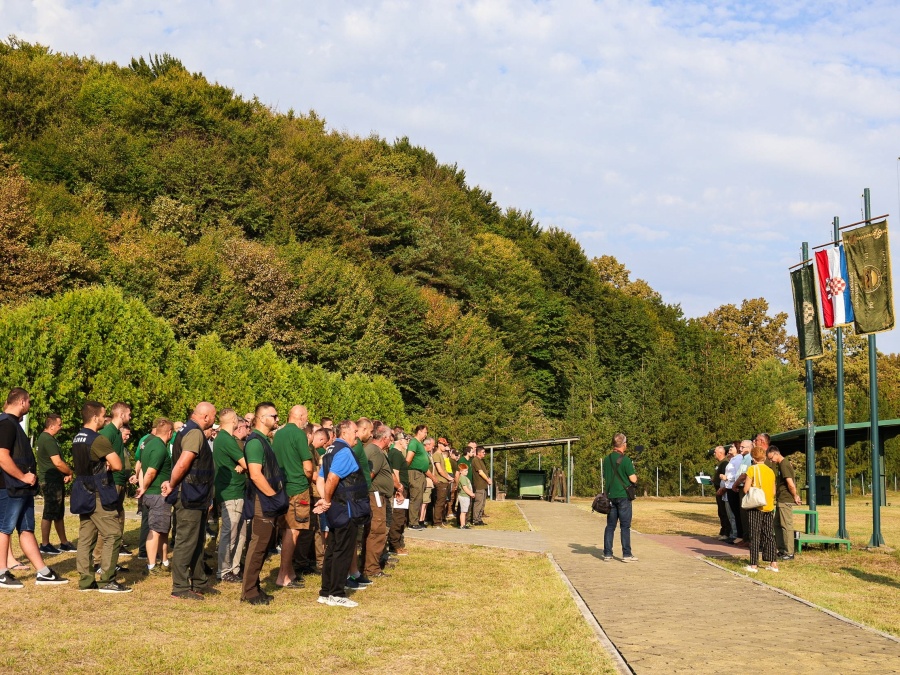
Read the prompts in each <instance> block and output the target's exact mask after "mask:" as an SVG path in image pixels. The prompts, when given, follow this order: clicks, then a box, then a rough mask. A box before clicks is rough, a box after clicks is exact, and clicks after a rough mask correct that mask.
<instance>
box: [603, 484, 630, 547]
mask: <svg viewBox="0 0 900 675" xmlns="http://www.w3.org/2000/svg"><path fill="white" fill-rule="evenodd" d="M609 502H610V509H609V513H608V514H606V530H605V531H604V533H603V555H612V552H613V535H614V534H615V533H616V523H619V524H621V526H622V557H624V558H627V557H629V556H630V555H631V502H630V501H628V497H615V498H612V499H610V500H609Z"/></svg>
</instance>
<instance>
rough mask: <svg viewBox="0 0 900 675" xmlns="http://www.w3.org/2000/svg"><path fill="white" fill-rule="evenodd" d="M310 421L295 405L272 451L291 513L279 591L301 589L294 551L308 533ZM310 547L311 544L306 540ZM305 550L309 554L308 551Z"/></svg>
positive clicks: (286, 518) (277, 581) (283, 545)
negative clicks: (298, 542) (276, 460)
mask: <svg viewBox="0 0 900 675" xmlns="http://www.w3.org/2000/svg"><path fill="white" fill-rule="evenodd" d="M308 419H309V413H308V412H307V410H306V407H305V406H302V405H295V406H294V407H292V408H291V409H290V410H289V411H288V422H287V424H285V425H284V426H283V427H282V428H281V429H279V430H278V431H277V432H276V434H275V438H273V439H272V451H273V452H274V453H275V457H276V458H277V459H278V466H280V467H281V470H282V471H283V472H284V478H285V492H286V493H287V497H288V510H287V513H286V514H284V524H285V529H284V534H283V535H282V538H281V567H280V568H279V570H278V577H277V578H276V579H275V585H276V586H278V587H279V588H301V587H302V586H303V584H302V583H301V582H299V581H298V580H297V573H296V572H295V571H294V550H295V549H296V548H297V541H298V540H299V538H300V533H301V532H304V533H308V532H309V531H310V529H309V516H310V494H309V481H310V479H311V478H312V472H313V459H312V455H311V454H310V452H309V441H308V439H307V437H306V431H305V430H304V427H305V426H306V422H307V420H308ZM303 545H304V546H305V547H308V545H309V541H308V539H307V538H306V537H304V539H303ZM303 550H306V549H305V548H304V549H303Z"/></svg>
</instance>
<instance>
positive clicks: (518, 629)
mask: <svg viewBox="0 0 900 675" xmlns="http://www.w3.org/2000/svg"><path fill="white" fill-rule="evenodd" d="M488 512H489V513H490V514H491V518H490V521H491V524H490V526H489V527H490V528H492V529H500V527H501V525H503V523H504V522H509V523H510V524H511V526H512V527H516V528H518V527H520V523H519V522H518V521H521V524H524V520H522V518H521V515H518V509H516V508H515V504H513V503H511V502H509V503H502V502H497V503H491V504H488ZM137 526H138V522H137V521H135V520H128V521H127V523H126V530H127V531H126V542H127V543H128V544H129V545H131V546H132V547H134V548H136V542H137ZM67 527H68V532H69V535H70V538H71V539H73V540H74V539H75V535H76V534H77V521H75V519H72V518H69V519H68V523H67ZM524 527H525V529H527V525H524ZM55 540H56V538H55V535H54V537H53V541H55ZM409 550H410V555H409V556H406V557H404V558H402V559H401V560H400V563H399V564H398V565H397V567H396V568H395V569H394V570H393V571H392V572H391V574H392V576H391V578H389V579H382V580H380V581H378V582H377V583H376V584H375V585H374V586H373V587H371V588H369V589H367V590H365V591H361V592H358V593H356V594H355V595H354V599H355V600H357V601H359V603H360V606H359V607H357V608H355V609H352V610H347V609H342V608H337V607H333V608H332V607H326V606H324V605H319V604H317V603H316V601H315V598H316V596H317V594H318V578H317V577H309V578H308V580H307V587H306V588H305V589H302V590H294V591H283V590H278V591H276V590H273V586H274V573H275V565H276V562H277V561H276V560H275V559H270V560H269V561H268V562H267V563H266V566H265V568H264V569H263V581H264V587H266V588H267V590H268V591H269V592H271V593H273V594H274V595H275V597H276V599H275V602H274V603H273V604H272V605H270V606H268V607H251V606H250V605H247V604H245V603H240V602H239V596H240V591H239V588H238V587H237V585H235V584H219V586H218V588H219V590H221V591H222V595H220V596H217V597H214V598H210V599H208V600H206V601H205V602H203V603H194V602H185V601H175V600H171V599H170V598H169V592H170V590H171V586H170V581H169V579H168V578H153V579H147V578H145V577H143V576H142V575H140V574H139V572H138V571H137V570H138V569H139V567H140V563H139V561H137V560H134V561H131V562H130V563H129V565H130V567H131V571H129V572H127V573H125V574H124V575H122V577H123V578H124V579H125V581H126V583H127V584H128V585H129V586H132V585H133V587H134V592H133V593H130V594H128V595H122V596H110V595H100V594H97V593H79V592H78V591H77V590H76V588H77V587H76V583H77V582H76V579H77V573H76V571H75V556H74V554H64V555H61V556H55V557H53V558H52V559H50V561H49V562H50V564H51V565H53V567H54V568H55V569H56V570H57V571H58V572H59V573H61V574H63V575H65V576H67V577H68V578H70V579H71V580H72V581H71V583H70V584H68V585H67V586H65V587H36V586H35V585H34V572H31V573H18V574H17V576H18V578H20V579H22V580H23V581H24V583H25V588H24V589H22V590H19V591H8V592H7V594H6V595H5V596H4V600H5V602H6V603H7V607H8V608H9V609H10V614H11V615H12V616H15V625H16V629H15V639H11V638H10V637H9V636H8V639H7V640H6V641H5V644H4V648H3V650H2V652H0V672H15V673H19V672H21V673H25V672H53V671H67V672H91V673H98V674H100V673H113V672H115V673H121V672H151V671H153V672H160V673H214V674H215V675H221V673H224V672H233V671H245V672H269V671H275V670H277V671H282V672H298V673H309V672H314V671H326V672H346V673H375V672H391V671H393V672H400V673H409V672H415V673H438V672H440V673H474V672H477V673H614V672H615V670H614V669H613V667H612V665H611V661H610V660H609V658H608V656H607V655H606V653H605V652H604V651H603V648H602V647H601V646H600V645H599V643H598V641H597V640H596V638H595V636H594V635H593V633H592V631H591V630H590V628H589V627H588V626H587V624H586V622H585V621H584V619H583V618H582V616H581V614H580V613H579V612H578V610H577V609H576V607H575V604H574V602H573V601H572V598H571V596H570V595H569V593H568V591H567V589H566V587H565V586H564V584H563V582H562V580H561V579H560V578H559V576H558V575H557V573H556V572H555V571H554V569H553V567H552V566H551V564H550V562H549V560H547V558H546V557H544V556H542V555H537V554H530V553H522V552H514V551H505V550H498V549H484V548H479V547H468V546H455V545H447V544H436V543H430V542H421V541H412V540H410V541H409ZM526 580H527V581H526ZM13 599H15V603H16V604H15V605H12V604H11V603H10V601H11V600H13ZM13 607H15V609H12V608H13Z"/></svg>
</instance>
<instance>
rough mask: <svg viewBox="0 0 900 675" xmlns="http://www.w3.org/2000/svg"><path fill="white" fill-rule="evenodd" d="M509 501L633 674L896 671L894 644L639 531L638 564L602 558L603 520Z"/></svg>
mask: <svg viewBox="0 0 900 675" xmlns="http://www.w3.org/2000/svg"><path fill="white" fill-rule="evenodd" d="M516 503H517V504H518V505H519V508H520V509H521V510H522V512H523V513H524V514H525V517H526V518H527V519H528V521H529V522H530V523H531V525H532V527H534V528H535V530H536V531H537V532H538V533H539V534H541V535H543V538H544V540H545V541H546V543H547V545H548V548H549V550H550V552H551V553H552V554H553V557H554V558H555V559H556V562H557V563H558V564H559V566H560V568H562V570H563V571H564V572H565V574H566V576H567V577H568V578H569V580H570V581H571V583H572V584H573V585H574V586H575V588H576V589H577V591H578V593H579V594H580V595H581V597H582V598H583V599H584V602H585V603H586V604H587V606H588V608H589V609H590V611H591V613H592V614H593V615H594V617H595V618H596V619H597V621H598V622H599V624H600V625H601V626H602V627H603V630H604V631H605V632H606V634H607V635H608V636H609V639H610V640H611V641H612V643H613V644H614V645H615V647H616V648H617V649H618V650H619V652H620V653H621V655H622V657H623V658H624V659H625V661H626V662H627V664H628V666H629V667H630V668H631V669H632V670H633V671H634V672H635V673H639V674H642V673H667V674H669V673H685V672H690V673H692V675H699V674H701V673H728V674H729V675H733V674H734V673H743V672H754V673H756V672H790V673H841V674H844V673H867V674H875V673H900V643H898V642H896V641H893V640H890V639H888V638H886V637H883V636H881V635H878V634H877V633H874V632H871V631H868V630H865V629H862V628H858V627H856V626H853V625H851V624H848V623H845V622H843V621H840V620H839V619H836V618H834V617H831V616H829V615H828V614H825V613H823V612H820V611H818V610H816V609H814V608H811V607H809V606H807V605H804V604H802V603H800V602H797V601H795V600H792V599H790V598H788V597H785V596H783V595H781V594H779V593H776V592H774V591H772V590H770V589H768V588H765V587H763V586H760V585H758V584H754V583H752V582H751V581H750V580H749V579H745V578H742V577H737V576H735V575H733V574H729V573H727V572H723V571H722V570H719V569H716V568H715V567H712V566H710V565H708V564H706V563H704V562H703V561H702V560H699V559H697V558H696V557H695V554H690V555H684V553H688V552H689V551H688V550H685V551H684V552H683V553H680V552H678V551H677V550H673V549H672V548H670V547H669V546H667V545H665V544H663V543H660V542H656V541H653V539H651V538H650V537H646V536H642V535H639V534H636V533H635V534H633V535H632V549H633V552H634V554H635V555H636V556H637V557H638V558H639V559H640V561H639V562H637V563H627V564H626V563H622V562H621V561H620V560H619V559H615V560H613V561H610V562H604V561H603V560H602V559H601V556H602V553H603V551H602V539H603V527H604V525H605V518H603V517H601V516H599V515H597V514H593V513H589V512H587V511H585V510H583V509H579V508H577V507H575V506H572V505H568V504H561V503H549V502H543V501H521V502H516ZM635 508H636V509H640V501H638V502H637V503H636V504H635ZM598 544H599V548H598ZM710 544H711V542H710ZM614 551H615V554H616V556H617V558H618V557H619V556H620V555H621V547H620V544H619V540H618V532H616V543H615V547H614ZM702 552H703V551H702V550H701V551H698V553H702ZM782 573H783V574H789V573H790V572H788V571H784V572H782ZM725 649H727V652H726V651H725Z"/></svg>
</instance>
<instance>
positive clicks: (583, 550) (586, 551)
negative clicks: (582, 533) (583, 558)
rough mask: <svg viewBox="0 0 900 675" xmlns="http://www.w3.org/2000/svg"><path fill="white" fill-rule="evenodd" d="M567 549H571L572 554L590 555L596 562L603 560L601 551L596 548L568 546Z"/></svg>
mask: <svg viewBox="0 0 900 675" xmlns="http://www.w3.org/2000/svg"><path fill="white" fill-rule="evenodd" d="M569 548H570V549H572V553H578V554H580V555H591V556H594V557H595V558H597V560H603V550H602V549H600V548H597V547H596V546H584V545H583V544H569Z"/></svg>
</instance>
